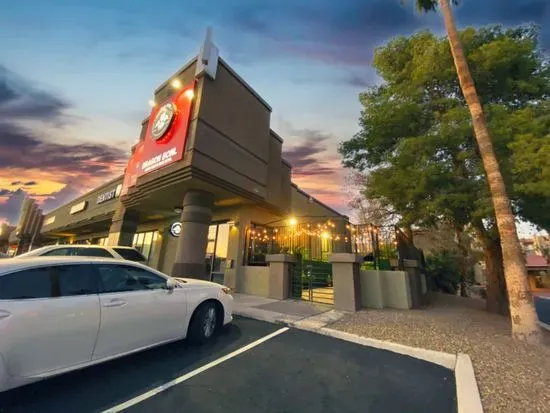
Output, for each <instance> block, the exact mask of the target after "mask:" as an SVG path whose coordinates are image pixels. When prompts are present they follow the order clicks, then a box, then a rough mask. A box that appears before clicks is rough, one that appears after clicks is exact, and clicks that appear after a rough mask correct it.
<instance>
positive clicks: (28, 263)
mask: <svg viewBox="0 0 550 413" xmlns="http://www.w3.org/2000/svg"><path fill="white" fill-rule="evenodd" d="M89 263H92V264H102V263H105V264H124V265H132V266H138V267H141V268H147V267H145V266H143V265H141V264H139V263H136V262H133V261H128V260H121V259H115V258H96V257H74V256H72V257H63V256H59V257H57V256H56V257H32V258H27V259H22V260H20V259H17V257H15V258H6V259H3V260H0V275H2V274H4V273H8V272H12V271H16V270H20V269H24V268H31V267H42V266H50V265H59V264H61V265H62V264H89Z"/></svg>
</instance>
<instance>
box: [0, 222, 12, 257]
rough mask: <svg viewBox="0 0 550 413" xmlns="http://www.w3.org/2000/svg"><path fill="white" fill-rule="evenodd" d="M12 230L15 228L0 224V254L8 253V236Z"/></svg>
mask: <svg viewBox="0 0 550 413" xmlns="http://www.w3.org/2000/svg"><path fill="white" fill-rule="evenodd" d="M14 229H15V226H11V225H8V224H6V223H3V224H0V254H7V253H8V250H9V239H10V234H11V232H12V231H13V230H14Z"/></svg>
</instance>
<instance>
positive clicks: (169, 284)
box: [166, 278, 178, 291]
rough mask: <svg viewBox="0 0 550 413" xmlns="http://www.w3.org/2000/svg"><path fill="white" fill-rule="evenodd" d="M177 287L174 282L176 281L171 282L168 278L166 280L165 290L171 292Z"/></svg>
mask: <svg viewBox="0 0 550 413" xmlns="http://www.w3.org/2000/svg"><path fill="white" fill-rule="evenodd" d="M177 285H178V283H177V282H176V280H173V279H172V278H168V280H167V281H166V289H167V290H170V291H172V290H173V289H174V288H176V286H177Z"/></svg>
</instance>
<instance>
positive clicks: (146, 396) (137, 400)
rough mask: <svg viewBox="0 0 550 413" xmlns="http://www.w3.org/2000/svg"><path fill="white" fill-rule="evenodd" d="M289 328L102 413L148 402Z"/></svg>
mask: <svg viewBox="0 0 550 413" xmlns="http://www.w3.org/2000/svg"><path fill="white" fill-rule="evenodd" d="M288 330H289V328H288V327H283V328H281V329H279V330H277V331H275V332H273V333H271V334H268V335H267V336H265V337H262V338H260V339H258V340H256V341H253V342H252V343H250V344H247V345H246V346H244V347H241V348H239V349H237V350H235V351H233V352H231V353H229V354H227V355H225V356H223V357H220V358H219V359H216V360H214V361H211V362H210V363H208V364H205V365H204V366H202V367H199V368H198V369H195V370H193V371H190V372H189V373H186V374H184V375H183V376H180V377H178V378H175V379H174V380H172V381H169V382H168V383H165V384H163V385H161V386H158V387H155V388H154V389H152V390H149V391H148V392H146V393H143V394H142V395H139V396H137V397H134V398H133V399H130V400H128V401H126V402H124V403H121V404H119V405H116V406H114V407H111V408H110V409H107V410H104V411H103V412H102V413H118V412H121V411H123V410H126V409H127V408H129V407H132V406H134V405H136V404H138V403H141V402H142V401H144V400H147V399H150V398H151V397H153V396H155V395H157V394H159V393H161V392H163V391H164V390H167V389H169V388H171V387H174V386H176V385H178V384H180V383H183V382H184V381H186V380H188V379H190V378H192V377H194V376H196V375H197V374H200V373H202V372H203V371H206V370H208V369H211V368H212V367H215V366H217V365H218V364H221V363H223V362H224V361H227V360H229V359H231V358H233V357H235V356H238V355H239V354H242V353H244V352H245V351H248V350H250V349H252V348H254V347H256V346H259V345H260V344H262V343H264V342H266V341H267V340H270V339H272V338H273V337H276V336H278V335H279V334H282V333H284V332H285V331H288Z"/></svg>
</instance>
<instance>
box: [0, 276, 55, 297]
mask: <svg viewBox="0 0 550 413" xmlns="http://www.w3.org/2000/svg"><path fill="white" fill-rule="evenodd" d="M53 296H54V294H53V283H52V277H51V272H50V268H32V269H27V270H23V271H19V272H16V273H12V274H6V275H3V276H0V300H27V299H33V298H50V297H53Z"/></svg>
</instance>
